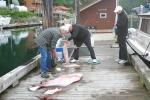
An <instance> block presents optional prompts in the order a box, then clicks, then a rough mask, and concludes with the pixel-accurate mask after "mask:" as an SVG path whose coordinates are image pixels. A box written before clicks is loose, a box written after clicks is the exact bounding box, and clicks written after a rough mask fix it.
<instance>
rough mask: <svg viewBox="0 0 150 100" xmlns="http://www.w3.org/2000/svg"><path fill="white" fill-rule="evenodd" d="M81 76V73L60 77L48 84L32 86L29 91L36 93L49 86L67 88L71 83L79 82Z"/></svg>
mask: <svg viewBox="0 0 150 100" xmlns="http://www.w3.org/2000/svg"><path fill="white" fill-rule="evenodd" d="M82 76H83V74H81V73H75V74H69V75H61V76H59V77H58V78H56V79H54V80H50V81H48V82H44V83H42V84H41V85H39V86H33V87H30V88H29V90H30V91H36V90H38V89H40V88H42V87H49V86H68V85H70V84H72V83H73V82H76V81H79V80H80V79H81V78H82Z"/></svg>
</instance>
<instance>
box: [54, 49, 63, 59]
mask: <svg viewBox="0 0 150 100" xmlns="http://www.w3.org/2000/svg"><path fill="white" fill-rule="evenodd" d="M56 52H57V53H58V58H57V59H56V60H63V59H64V53H63V48H62V47H57V48H56Z"/></svg>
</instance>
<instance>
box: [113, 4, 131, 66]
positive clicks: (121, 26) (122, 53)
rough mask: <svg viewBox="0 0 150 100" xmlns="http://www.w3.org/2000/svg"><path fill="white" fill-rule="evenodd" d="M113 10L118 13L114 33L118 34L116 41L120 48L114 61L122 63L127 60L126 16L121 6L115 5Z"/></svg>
mask: <svg viewBox="0 0 150 100" xmlns="http://www.w3.org/2000/svg"><path fill="white" fill-rule="evenodd" d="M114 12H115V13H117V14H118V20H117V23H116V27H117V30H116V33H117V35H118V42H119V48H120V50H119V59H116V60H115V61H116V62H118V63H119V64H124V63H126V62H127V46H126V36H127V33H128V18H127V15H126V13H125V11H124V10H123V8H122V7H121V6H117V7H116V9H115V10H114Z"/></svg>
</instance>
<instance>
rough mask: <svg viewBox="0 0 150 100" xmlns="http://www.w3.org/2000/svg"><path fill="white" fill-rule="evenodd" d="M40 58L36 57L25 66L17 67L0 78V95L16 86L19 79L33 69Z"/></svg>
mask: <svg viewBox="0 0 150 100" xmlns="http://www.w3.org/2000/svg"><path fill="white" fill-rule="evenodd" d="M39 58H40V56H39V55H38V56H36V57H34V58H33V59H32V61H31V62H30V63H28V64H26V65H22V66H19V67H17V68H15V69H14V70H12V71H10V72H9V73H7V74H6V75H4V76H2V77H1V78H0V93H1V92H3V91H4V90H5V89H7V88H8V87H9V86H10V85H13V87H14V86H15V85H17V84H18V83H19V79H20V78H22V77H23V76H24V75H26V74H27V73H28V72H30V71H31V70H32V69H34V68H35V67H36V66H37V65H38V62H39Z"/></svg>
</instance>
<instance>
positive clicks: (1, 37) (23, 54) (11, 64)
mask: <svg viewBox="0 0 150 100" xmlns="http://www.w3.org/2000/svg"><path fill="white" fill-rule="evenodd" d="M39 31H40V28H39V27H36V28H35V27H32V28H24V29H15V30H3V31H0V77H1V76H2V75H4V74H6V73H7V72H9V71H11V70H13V69H14V68H16V67H18V66H19V65H22V64H23V63H25V62H27V61H28V60H30V59H31V58H33V57H34V56H36V55H37V48H35V45H34V38H35V36H36V34H38V32H39Z"/></svg>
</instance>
